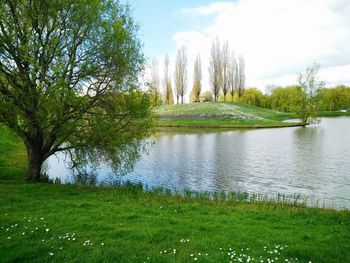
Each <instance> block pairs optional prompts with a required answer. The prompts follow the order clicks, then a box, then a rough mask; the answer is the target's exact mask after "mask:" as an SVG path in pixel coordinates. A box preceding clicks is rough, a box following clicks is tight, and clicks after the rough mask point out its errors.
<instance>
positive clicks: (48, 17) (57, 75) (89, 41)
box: [0, 0, 151, 180]
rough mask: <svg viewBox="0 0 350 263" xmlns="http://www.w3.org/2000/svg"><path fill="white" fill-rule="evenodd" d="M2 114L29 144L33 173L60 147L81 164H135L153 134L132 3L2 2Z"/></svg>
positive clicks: (96, 0) (98, 0)
mask: <svg viewBox="0 0 350 263" xmlns="http://www.w3.org/2000/svg"><path fill="white" fill-rule="evenodd" d="M0 58H1V59H0V122H3V123H5V124H6V125H7V126H8V127H10V128H11V129H12V130H13V131H15V132H16V133H17V135H19V136H20V137H21V138H22V139H23V141H24V143H25V146H26V148H27V152H28V174H27V178H28V179H29V180H38V179H39V176H40V167H41V164H42V162H43V161H44V160H45V159H47V158H48V157H49V156H50V155H52V154H54V153H55V152H58V151H65V152H67V153H69V154H71V155H72V156H73V157H74V158H73V160H74V164H76V165H81V164H83V163H84V162H86V161H88V160H89V161H92V162H93V163H95V162H98V161H101V160H108V161H110V162H111V163H113V164H114V165H115V166H118V165H121V164H122V163H123V164H125V165H123V166H124V167H130V166H131V164H132V160H134V159H135V158H137V155H138V150H139V149H140V147H142V144H143V138H145V137H147V136H148V135H149V134H150V131H149V128H150V125H151V107H150V106H151V105H150V103H149V100H150V99H149V96H147V95H146V94H143V93H142V92H140V91H138V88H137V85H138V84H137V79H138V74H139V72H140V71H141V70H142V68H143V63H144V58H143V54H142V53H141V44H140V41H139V40H138V38H137V26H136V25H135V23H134V21H133V19H132V17H131V16H130V11H129V9H128V7H127V6H123V5H121V4H119V3H118V2H115V1H112V0H87V1H85V0H84V1H83V0H79V1H76V0H60V1H58V0H54V1H51V0H42V1H29V0H13V1H4V2H2V4H1V5H0Z"/></svg>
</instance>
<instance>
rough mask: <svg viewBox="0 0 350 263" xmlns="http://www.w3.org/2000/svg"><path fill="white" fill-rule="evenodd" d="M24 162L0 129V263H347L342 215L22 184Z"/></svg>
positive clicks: (138, 190) (348, 223) (347, 227)
mask: <svg viewBox="0 0 350 263" xmlns="http://www.w3.org/2000/svg"><path fill="white" fill-rule="evenodd" d="M25 159H26V155H25V152H24V147H23V145H22V143H21V142H19V141H18V138H17V137H16V136H14V135H13V134H12V133H11V132H10V131H9V130H8V129H6V128H5V127H1V126H0V233H1V234H0V255H1V260H0V261H1V262H195V261H196V262H230V261H232V262H239V261H240V260H241V262H248V261H249V262H268V261H267V260H268V259H270V260H274V262H310V261H311V262H327V263H330V262H349V261H350V249H349V248H350V245H349V244H350V243H349V241H350V212H349V211H335V210H330V209H320V208H307V207H303V206H293V205H290V204H283V203H278V202H252V203H250V202H248V201H246V200H245V201H241V202H240V201H222V200H209V199H207V198H193V197H186V196H172V195H170V194H166V193H165V192H164V191H152V192H144V191H143V190H142V187H140V186H130V185H129V186H122V187H118V188H103V187H84V186H77V185H57V184H49V183H25V182H24V181H23V179H22V178H23V177H24V174H25V170H26V167H25ZM261 260H263V261H261Z"/></svg>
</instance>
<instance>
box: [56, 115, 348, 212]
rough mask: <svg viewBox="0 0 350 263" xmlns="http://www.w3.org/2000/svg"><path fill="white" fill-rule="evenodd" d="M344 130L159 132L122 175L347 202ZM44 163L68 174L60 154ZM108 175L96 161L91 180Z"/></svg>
mask: <svg viewBox="0 0 350 263" xmlns="http://www.w3.org/2000/svg"><path fill="white" fill-rule="evenodd" d="M349 135H350V118H349V117H338V118H323V119H322V121H321V123H320V124H319V125H317V126H312V127H311V126H310V127H306V128H304V127H293V128H278V129H254V130H234V131H221V132H195V133H184V132H163V133H159V134H158V136H157V137H156V138H155V139H154V140H155V144H154V145H153V146H152V147H151V149H150V151H149V154H148V155H146V154H144V155H143V156H142V157H141V159H140V161H138V162H137V163H136V165H135V169H134V171H133V172H132V173H129V174H128V175H126V176H125V177H123V180H130V181H133V182H141V183H143V184H145V185H148V186H149V187H158V186H162V187H165V188H169V189H177V190H182V189H190V190H194V191H211V192H212V191H227V192H229V191H240V192H248V193H260V194H267V195H277V194H287V195H293V194H301V195H307V196H308V197H309V198H310V200H313V202H316V201H318V202H319V204H320V205H323V204H326V205H327V206H331V207H335V208H350V161H349V160H350V136H349ZM49 164H50V167H51V168H50V170H49V174H50V176H51V177H60V178H61V179H62V180H63V181H65V180H67V178H69V174H70V172H69V170H67V169H66V168H65V167H64V165H63V162H62V160H60V161H59V162H58V160H57V158H56V157H53V158H51V159H50V160H49ZM110 173H111V172H110V170H109V169H108V168H107V167H102V168H101V169H99V170H98V171H97V174H98V177H97V180H98V181H100V182H101V181H106V180H110V176H109V175H110ZM113 178H114V179H115V177H113Z"/></svg>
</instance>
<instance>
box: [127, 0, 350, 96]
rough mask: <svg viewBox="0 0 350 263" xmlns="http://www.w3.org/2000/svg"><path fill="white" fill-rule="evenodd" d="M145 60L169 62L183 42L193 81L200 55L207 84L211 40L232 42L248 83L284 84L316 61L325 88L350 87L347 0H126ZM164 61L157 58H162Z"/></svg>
mask: <svg viewBox="0 0 350 263" xmlns="http://www.w3.org/2000/svg"><path fill="white" fill-rule="evenodd" d="M129 3H130V5H131V6H132V8H133V9H134V12H133V14H134V17H135V19H136V21H138V23H139V24H140V26H141V28H140V37H141V39H142V41H143V42H144V52H145V54H146V56H147V57H148V58H152V57H156V58H158V59H159V60H160V61H162V60H163V58H164V55H165V53H169V54H170V57H171V60H172V61H173V62H174V60H175V56H176V52H177V49H178V48H180V47H181V46H183V45H184V46H186V48H187V54H188V57H189V65H188V73H189V74H188V77H189V83H190V85H191V82H192V81H191V80H192V72H193V70H192V68H193V60H194V58H195V56H196V54H197V53H200V54H201V57H202V71H203V84H204V88H205V89H209V84H208V61H209V52H210V47H211V43H212V40H213V38H215V37H216V36H218V37H219V38H220V40H221V41H222V42H224V41H226V40H227V41H229V43H230V46H231V48H232V49H233V50H234V52H235V53H236V54H242V55H243V56H244V58H245V62H246V76H247V86H249V87H253V86H254V87H258V88H260V89H261V90H264V89H265V87H266V86H267V85H283V86H284V85H289V84H294V83H295V82H296V74H297V73H298V72H301V71H303V70H305V68H306V67H307V66H309V65H312V64H313V63H318V64H319V65H320V66H321V72H320V78H321V79H322V80H325V81H326V83H327V85H328V86H334V85H337V84H340V83H341V84H347V85H350V0H263V1H262V0H236V1H209V0H171V1H170V0H169V1H165V0H129ZM160 63H161V62H160Z"/></svg>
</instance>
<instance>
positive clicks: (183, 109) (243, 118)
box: [155, 102, 300, 128]
mask: <svg viewBox="0 0 350 263" xmlns="http://www.w3.org/2000/svg"><path fill="white" fill-rule="evenodd" d="M155 113H156V116H157V122H156V124H157V126H158V127H189V128H267V127H271V128H272V127H291V126H298V125H300V124H298V123H291V122H284V120H287V119H291V118H293V116H292V114H290V113H286V112H279V111H274V110H270V109H265V108H261V107H256V106H251V105H246V104H239V103H224V102H200V103H190V104H175V105H164V106H159V107H158V108H156V111H155Z"/></svg>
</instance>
